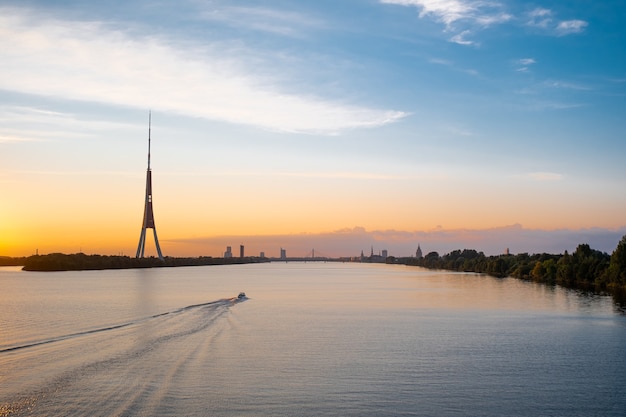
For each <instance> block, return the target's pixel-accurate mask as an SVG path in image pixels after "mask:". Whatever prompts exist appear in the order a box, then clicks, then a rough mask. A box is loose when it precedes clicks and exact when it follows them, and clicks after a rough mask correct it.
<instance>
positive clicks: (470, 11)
mask: <svg viewBox="0 0 626 417" xmlns="http://www.w3.org/2000/svg"><path fill="white" fill-rule="evenodd" d="M380 2H381V3H383V4H395V5H400V6H412V7H417V8H418V9H419V10H420V12H419V16H420V18H431V19H433V20H434V21H436V22H439V23H442V24H443V25H445V30H446V31H447V32H456V33H455V34H454V35H453V36H452V37H451V38H450V39H449V40H450V42H453V43H456V44H459V45H466V46H477V45H478V42H476V41H472V40H470V39H468V36H469V35H470V34H472V33H473V31H476V30H480V29H483V28H485V27H489V26H493V25H497V24H502V23H504V22H508V21H509V20H511V19H512V18H513V16H512V15H510V14H509V13H506V12H504V11H503V10H502V9H503V6H502V4H500V3H498V2H495V1H482V0H380Z"/></svg>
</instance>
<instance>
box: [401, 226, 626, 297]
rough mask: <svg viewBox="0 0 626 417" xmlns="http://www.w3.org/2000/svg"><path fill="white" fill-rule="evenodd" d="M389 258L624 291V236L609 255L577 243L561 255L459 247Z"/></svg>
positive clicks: (589, 288)
mask: <svg viewBox="0 0 626 417" xmlns="http://www.w3.org/2000/svg"><path fill="white" fill-rule="evenodd" d="M393 262H395V263H402V264H405V265H414V266H421V267H424V268H429V269H443V270H448V271H458V272H475V273H483V274H488V275H491V276H494V277H498V278H502V277H507V276H510V277H514V278H519V279H523V280H529V281H534V282H539V283H543V284H547V285H560V286H562V287H565V288H570V289H575V290H583V291H593V292H598V293H611V294H613V295H616V296H617V295H622V296H623V295H624V294H625V293H626V236H624V237H623V238H622V240H621V241H620V242H619V244H618V245H617V248H616V249H615V251H614V252H613V254H611V255H609V254H607V253H604V252H600V251H598V250H595V249H592V248H590V247H589V245H587V244H581V245H578V247H577V248H576V250H575V251H574V253H572V254H571V255H570V254H569V253H568V252H567V251H565V253H563V254H562V255H552V254H547V253H541V254H533V255H529V254H528V253H522V254H517V255H510V254H506V255H497V256H485V254H484V253H482V252H477V251H476V250H473V249H463V250H455V251H452V252H450V253H448V254H446V255H443V256H439V254H438V253H437V252H431V253H429V254H427V255H426V256H424V257H423V258H399V259H394V260H393Z"/></svg>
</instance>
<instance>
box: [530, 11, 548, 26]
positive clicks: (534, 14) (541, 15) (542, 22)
mask: <svg viewBox="0 0 626 417" xmlns="http://www.w3.org/2000/svg"><path fill="white" fill-rule="evenodd" d="M551 23H552V10H549V9H544V8H542V7H538V8H536V9H534V10H532V11H530V12H529V13H528V22H527V24H528V25H529V26H536V27H540V28H547V27H548V26H549V25H550V24H551Z"/></svg>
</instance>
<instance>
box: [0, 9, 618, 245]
mask: <svg viewBox="0 0 626 417" xmlns="http://www.w3.org/2000/svg"><path fill="white" fill-rule="evenodd" d="M625 21H626V4H625V3H624V2H623V1H621V0H607V1H602V2H598V1H592V0H589V1H586V0H580V1H571V2H561V1H542V0H539V1H537V2H526V1H524V2H522V1H509V0H494V1H482V0H479V1H475V0H341V1H337V0H317V1H292V0H272V1H232V0H229V1H225V0H224V1H222V0H215V1H213V0H204V1H203V0H180V1H176V2H171V1H158V0H157V1H155V0H152V1H145V0H136V1H128V0H120V1H116V0H112V1H101V2H87V1H78V0H68V1H62V0H55V1H43V0H42V1H37V0H0V195H1V197H0V255H5V256H28V255H31V254H35V253H39V254H43V253H52V252H63V253H76V252H84V253H87V254H92V253H98V254H112V255H115V254H124V255H130V256H134V255H135V252H136V250H137V244H138V240H139V235H140V232H141V225H142V218H143V206H144V196H145V178H146V169H147V151H148V149H147V148H148V143H147V142H148V130H149V129H148V120H149V113H150V112H151V129H150V137H151V162H150V164H151V166H150V168H151V169H152V186H153V190H152V197H153V203H154V216H155V223H156V230H157V233H158V238H159V242H160V246H161V249H162V251H163V253H164V255H169V256H200V255H203V256H222V255H223V253H224V251H225V249H226V246H232V247H233V252H234V253H235V254H238V253H239V250H238V248H239V245H244V246H245V248H246V249H245V251H246V255H258V254H259V253H260V252H264V253H265V254H266V255H267V256H278V255H279V253H280V248H285V249H286V250H287V255H288V256H307V255H309V254H310V253H311V252H312V250H313V249H315V253H316V255H324V256H358V255H360V253H361V251H363V252H364V253H365V254H369V253H370V252H371V251H374V252H375V253H380V251H382V250H383V249H387V250H388V251H389V254H390V255H395V256H410V255H412V254H414V253H415V251H416V249H417V246H418V245H420V247H421V248H422V251H423V252H424V253H428V252H430V251H438V252H440V253H441V254H443V253H447V252H449V251H451V250H454V249H463V248H471V249H476V250H479V251H483V252H485V253H486V254H498V253H503V252H504V251H505V249H506V248H509V250H510V251H511V253H521V252H529V253H541V252H549V253H562V252H563V251H564V250H568V251H573V250H574V249H575V248H576V247H577V245H578V244H581V243H588V244H590V245H591V246H592V247H593V248H595V249H598V250H602V251H605V252H607V253H611V252H612V251H613V250H614V249H615V247H616V246H617V243H618V241H619V240H620V239H621V237H622V236H623V235H624V234H626V218H625V214H624V213H626V193H624V190H625V188H624V186H625V185H626V164H625V163H624V159H625V156H626V137H625V134H626V133H625V132H626V117H625V115H626V54H625V53H624V51H626V27H625V26H624V25H623V22H625ZM154 254H156V250H155V247H154V242H153V239H152V233H151V230H148V239H147V246H146V255H154Z"/></svg>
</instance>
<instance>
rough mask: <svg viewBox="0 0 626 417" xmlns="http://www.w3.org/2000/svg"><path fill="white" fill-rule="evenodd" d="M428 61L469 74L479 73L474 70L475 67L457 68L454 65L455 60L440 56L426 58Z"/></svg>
mask: <svg viewBox="0 0 626 417" xmlns="http://www.w3.org/2000/svg"><path fill="white" fill-rule="evenodd" d="M428 62H429V63H430V64H434V65H443V66H444V67H448V68H450V69H452V70H455V71H460V72H464V73H466V74H469V75H474V76H476V75H479V72H478V71H476V70H475V69H472V68H459V67H457V66H456V64H455V62H453V61H450V60H447V59H440V58H430V59H428Z"/></svg>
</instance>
